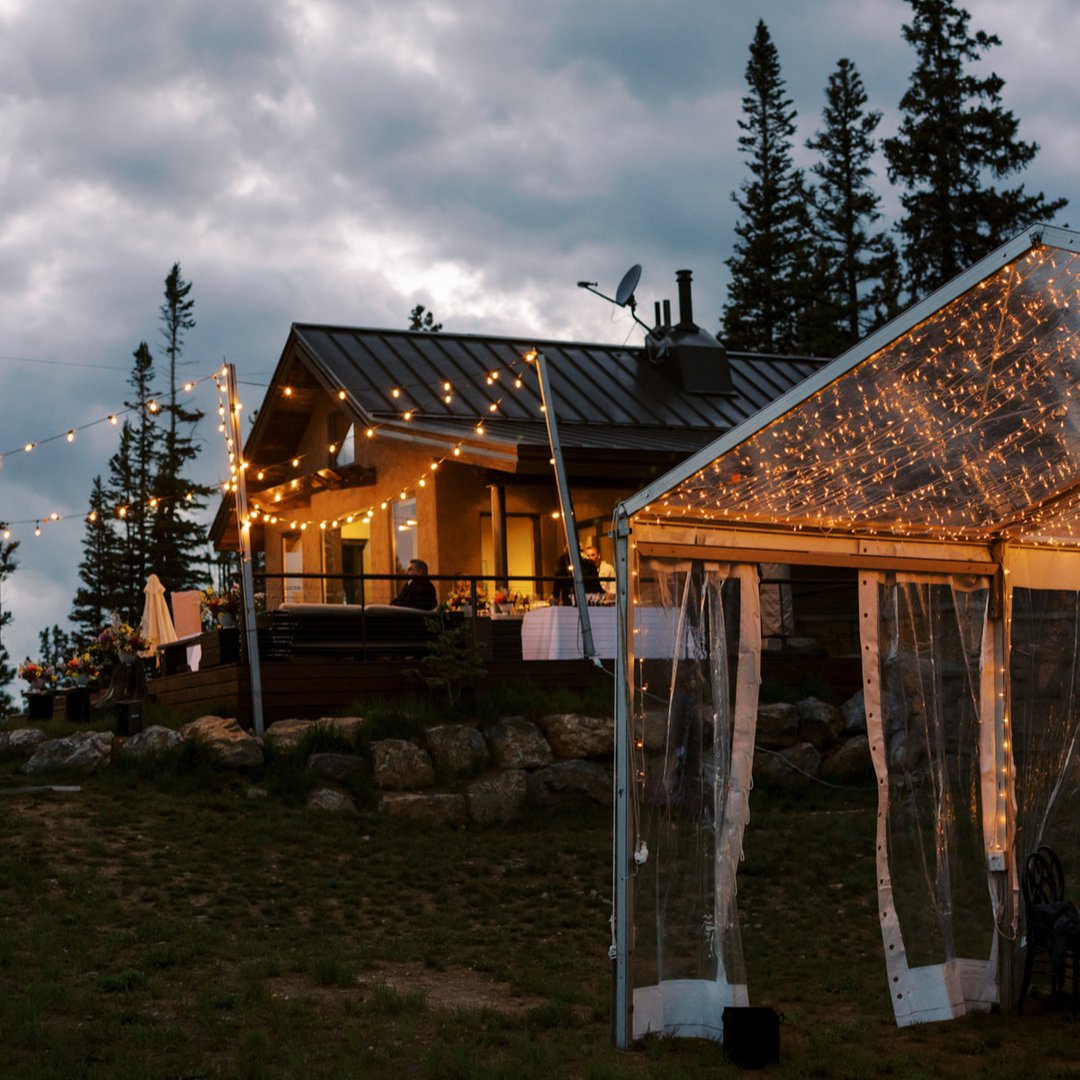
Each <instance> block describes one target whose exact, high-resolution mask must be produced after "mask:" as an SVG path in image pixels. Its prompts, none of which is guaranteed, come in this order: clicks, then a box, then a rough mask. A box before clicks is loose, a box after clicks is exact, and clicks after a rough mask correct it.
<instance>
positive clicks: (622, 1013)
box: [612, 510, 634, 1050]
mask: <svg viewBox="0 0 1080 1080" xmlns="http://www.w3.org/2000/svg"><path fill="white" fill-rule="evenodd" d="M629 546H630V522H629V520H628V519H627V517H626V516H625V515H624V514H622V513H621V512H620V510H616V516H615V629H616V632H615V821H614V831H615V835H614V837H613V841H614V847H615V854H614V878H615V880H614V882H613V883H612V887H613V889H614V892H615V911H614V918H615V935H614V936H615V943H614V945H613V946H612V948H613V950H614V953H615V955H614V957H613V959H614V961H615V965H614V966H615V972H614V977H615V986H614V1000H615V1005H614V1016H613V1018H612V1020H613V1033H614V1037H615V1045H616V1047H618V1049H620V1050H629V1049H630V1045H631V1042H632V1040H633V1027H632V1021H631V1018H632V1013H633V997H632V988H631V973H630V935H631V923H632V921H633V892H632V887H631V886H632V882H631V877H630V846H631V843H632V841H633V837H632V836H631V825H632V821H631V817H630V799H631V795H632V793H631V788H630V785H631V784H633V783H634V772H633V768H632V747H633V731H632V727H631V721H632V717H631V709H630V703H631V681H630V680H631V677H632V672H633V670H634V658H633V634H632V629H633V628H632V625H631V620H632V619H633V610H632V605H631V596H630V560H629V550H628V549H629Z"/></svg>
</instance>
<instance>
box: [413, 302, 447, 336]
mask: <svg viewBox="0 0 1080 1080" xmlns="http://www.w3.org/2000/svg"><path fill="white" fill-rule="evenodd" d="M409 329H410V330H421V331H423V332H425V333H428V334H437V333H438V332H439V331H440V330H441V329H442V323H441V322H439V323H437V322H436V321H435V315H434V313H433V312H430V311H428V310H427V309H426V308H425V307H424V305H423V304H417V305H416V307H414V308H413V309H412V311H410V312H409Z"/></svg>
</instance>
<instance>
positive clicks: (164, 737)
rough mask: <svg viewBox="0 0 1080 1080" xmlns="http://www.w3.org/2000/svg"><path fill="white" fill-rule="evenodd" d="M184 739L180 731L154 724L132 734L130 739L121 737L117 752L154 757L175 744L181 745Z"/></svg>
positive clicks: (119, 753)
mask: <svg viewBox="0 0 1080 1080" xmlns="http://www.w3.org/2000/svg"><path fill="white" fill-rule="evenodd" d="M183 741H184V740H183V737H182V736H181V735H180V732H179V731H173V729H172V728H167V727H163V726H162V725H161V724H154V725H153V726H152V727H148V728H147V729H146V730H145V731H140V732H139V733H138V734H137V735H132V736H131V738H130V739H119V740H118V741H117V745H116V752H117V754H118V755H119V756H122V757H132V758H140V757H152V756H153V755H154V754H161V753H164V752H166V751H167V750H171V749H172V748H173V747H174V746H179V745H180V743H182V742H183Z"/></svg>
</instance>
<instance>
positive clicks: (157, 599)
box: [139, 574, 176, 656]
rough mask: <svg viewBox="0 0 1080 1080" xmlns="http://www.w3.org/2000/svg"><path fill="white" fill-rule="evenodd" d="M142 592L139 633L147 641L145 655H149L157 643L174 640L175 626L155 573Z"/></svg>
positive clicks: (163, 590) (161, 586) (163, 588)
mask: <svg viewBox="0 0 1080 1080" xmlns="http://www.w3.org/2000/svg"><path fill="white" fill-rule="evenodd" d="M143 592H144V593H145V594H146V603H145V604H144V605H143V613H142V619H140V620H139V635H140V636H141V637H142V638H144V639H145V640H146V642H147V651H146V653H145V655H147V656H150V655H152V654H153V653H154V652H156V651H157V647H158V646H159V645H167V644H168V643H169V642H170V641H175V640H176V628H175V627H174V626H173V621H172V616H171V615H170V614H169V605H168V604H166V603H165V586H164V585H162V584H161V581H160V580H159V579H158V576H157V574H151V575H150V577H149V578H148V579H147V581H146V587H145V588H144V589H143Z"/></svg>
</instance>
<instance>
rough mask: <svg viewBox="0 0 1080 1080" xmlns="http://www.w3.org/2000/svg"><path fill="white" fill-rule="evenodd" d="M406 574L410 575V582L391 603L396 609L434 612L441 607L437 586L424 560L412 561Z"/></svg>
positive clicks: (407, 582) (406, 583)
mask: <svg viewBox="0 0 1080 1080" xmlns="http://www.w3.org/2000/svg"><path fill="white" fill-rule="evenodd" d="M405 573H406V574H408V576H409V580H408V581H406V582H405V585H404V586H403V588H402V590H401V592H399V593H398V594H397V596H395V597H394V599H393V600H391V601H390V603H391V604H393V605H394V606H395V607H407V608H416V609H417V610H418V611H434V610H435V608H436V607H438V606H439V599H438V597H437V596H436V595H435V586H434V585H433V584H432V583H431V578H429V577H428V565H427V563H426V562H424V560H423V559H410V560H409V566H408V569H406V571H405Z"/></svg>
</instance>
